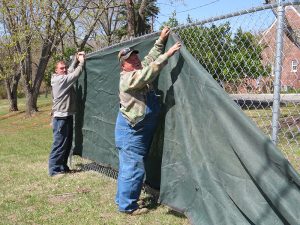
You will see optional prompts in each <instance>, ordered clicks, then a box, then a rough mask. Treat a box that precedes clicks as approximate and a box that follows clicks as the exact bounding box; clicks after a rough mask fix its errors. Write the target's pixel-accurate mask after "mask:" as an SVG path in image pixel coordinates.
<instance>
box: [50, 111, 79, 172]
mask: <svg viewBox="0 0 300 225" xmlns="http://www.w3.org/2000/svg"><path fill="white" fill-rule="evenodd" d="M52 126H53V144H52V147H51V152H50V156H49V175H50V176H54V175H55V174H57V173H64V172H68V171H69V170H70V169H69V167H68V165H67V163H68V157H69V154H70V151H71V148H72V139H73V116H67V117H54V118H53V123H52Z"/></svg>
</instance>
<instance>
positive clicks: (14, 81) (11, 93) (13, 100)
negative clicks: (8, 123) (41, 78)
mask: <svg viewBox="0 0 300 225" xmlns="http://www.w3.org/2000/svg"><path fill="white" fill-rule="evenodd" d="M20 78H21V74H20V73H18V74H17V75H15V76H13V77H12V78H9V79H6V80H5V88H6V93H7V99H8V102H9V109H8V110H9V112H14V111H19V109H18V96H17V94H18V84H19V80H20Z"/></svg>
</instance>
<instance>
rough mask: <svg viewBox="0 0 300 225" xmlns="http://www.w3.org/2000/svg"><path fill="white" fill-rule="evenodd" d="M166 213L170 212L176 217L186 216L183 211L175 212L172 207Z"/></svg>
mask: <svg viewBox="0 0 300 225" xmlns="http://www.w3.org/2000/svg"><path fill="white" fill-rule="evenodd" d="M167 214H170V215H173V216H176V217H178V218H186V216H185V215H184V214H183V213H180V212H177V211H175V210H173V209H170V210H169V211H168V212H167Z"/></svg>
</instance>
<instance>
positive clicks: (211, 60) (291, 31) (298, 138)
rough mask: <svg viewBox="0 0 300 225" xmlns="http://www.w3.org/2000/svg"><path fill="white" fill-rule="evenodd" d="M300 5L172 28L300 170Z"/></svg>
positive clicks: (249, 11)
mask: <svg viewBox="0 0 300 225" xmlns="http://www.w3.org/2000/svg"><path fill="white" fill-rule="evenodd" d="M299 5H300V2H299V1H291V2H283V1H278V3H275V4H268V5H263V6H260V7H255V8H250V9H246V10H242V11H238V12H234V13H230V14H226V15H221V16H217V17H211V18H208V19H205V20H201V21H197V22H194V23H189V24H186V25H181V26H177V27H174V28H172V31H173V32H174V33H176V35H177V36H178V37H179V38H180V39H181V40H182V41H183V42H184V44H185V46H186V47H187V49H188V50H189V51H190V53H191V54H192V55H193V56H194V57H195V58H196V59H197V60H198V61H199V63H200V64H201V65H202V66H203V67H204V68H205V69H206V70H207V71H208V72H209V73H210V74H211V75H212V76H213V77H214V78H215V79H216V81H217V82H218V83H219V84H220V85H221V86H222V87H223V88H224V89H225V91H226V92H227V93H228V94H229V95H231V96H232V98H233V100H234V101H236V102H237V103H238V104H239V105H240V106H241V108H242V109H243V111H244V112H245V114H247V115H248V116H249V117H250V118H252V119H253V120H254V122H255V123H256V124H257V125H258V126H259V127H260V128H261V129H262V131H263V132H264V133H266V134H267V135H268V136H269V137H270V138H271V139H272V140H273V142H274V143H276V144H277V145H278V147H279V148H280V149H281V150H282V151H283V153H284V154H285V155H286V157H287V158H288V159H289V160H290V161H291V163H292V164H293V165H294V166H295V167H296V168H297V169H298V170H300V165H299V161H300V144H299V143H300V116H299V115H300V103H299V102H300V94H299V91H300V67H299V60H300V59H299V58H300V49H299V45H298V43H295V39H292V37H293V36H296V37H300V32H299V30H300V13H299V12H300V6H299ZM275 13H276V14H277V19H276V16H275ZM295 18H296V19H295ZM275 21H277V28H276V26H275V25H276V23H275ZM297 21H299V22H297ZM286 23H289V24H288V26H287V24H286ZM297 32H298V33H297ZM157 33H158V32H155V33H151V34H147V35H144V36H141V37H137V38H134V39H132V40H127V41H124V42H122V43H116V44H114V45H112V46H109V47H106V48H103V49H101V50H98V51H97V52H99V51H103V50H106V49H109V48H113V47H116V46H120V45H122V44H123V43H130V42H132V41H135V40H143V39H145V38H148V37H150V36H153V35H157ZM296 40H297V38H296ZM91 54H93V53H91ZM91 54H89V55H91ZM89 55H88V56H89ZM291 68H292V69H291ZM281 92H283V93H281ZM282 94H284V99H281V96H282ZM270 95H272V96H273V98H270ZM272 107H273V108H272Z"/></svg>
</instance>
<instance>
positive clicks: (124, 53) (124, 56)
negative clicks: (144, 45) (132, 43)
mask: <svg viewBox="0 0 300 225" xmlns="http://www.w3.org/2000/svg"><path fill="white" fill-rule="evenodd" d="M131 53H136V54H138V53H139V51H138V50H135V49H133V48H123V49H122V50H121V51H120V52H119V54H118V59H119V61H120V62H122V61H124V60H126V59H128V58H129V56H130V55H131Z"/></svg>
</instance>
